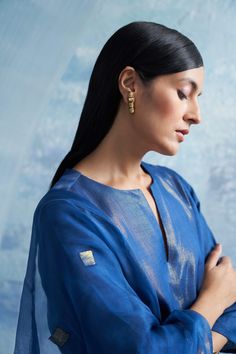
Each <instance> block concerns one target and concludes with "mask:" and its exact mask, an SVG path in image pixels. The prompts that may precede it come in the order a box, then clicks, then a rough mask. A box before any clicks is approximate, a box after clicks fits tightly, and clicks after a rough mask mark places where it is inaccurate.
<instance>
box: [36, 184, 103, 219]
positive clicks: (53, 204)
mask: <svg viewBox="0 0 236 354" xmlns="http://www.w3.org/2000/svg"><path fill="white" fill-rule="evenodd" d="M69 216H73V217H74V218H75V219H76V220H77V222H79V221H80V220H81V221H85V220H88V221H89V220H90V221H92V220H95V219H96V220H103V221H107V222H110V219H109V217H108V216H107V215H106V214H105V213H103V211H102V210H100V209H99V208H97V207H96V206H95V205H94V204H93V203H91V202H90V201H89V200H88V199H86V198H84V197H83V196H81V195H78V194H77V193H74V192H72V191H70V190H63V189H51V190H49V191H48V192H47V193H46V194H45V195H44V196H43V197H42V198H41V199H40V200H39V202H38V204H37V206H36V208H35V211H34V220H35V219H39V218H40V219H42V218H44V219H45V218H46V219H48V220H55V221H57V220H58V221H60V220H63V218H68V217H69Z"/></svg>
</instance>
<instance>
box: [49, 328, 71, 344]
mask: <svg viewBox="0 0 236 354" xmlns="http://www.w3.org/2000/svg"><path fill="white" fill-rule="evenodd" d="M69 336H70V335H69V333H67V332H65V331H64V330H63V329H61V328H59V327H57V328H56V329H55V331H54V332H53V334H52V335H51V336H50V337H49V338H48V339H50V340H51V341H52V342H53V343H55V344H56V345H58V346H59V347H62V346H63V345H64V344H65V343H66V342H67V341H68V338H69Z"/></svg>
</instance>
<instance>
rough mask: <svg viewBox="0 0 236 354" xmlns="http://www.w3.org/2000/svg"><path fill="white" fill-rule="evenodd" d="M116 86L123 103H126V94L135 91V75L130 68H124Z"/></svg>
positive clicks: (133, 70)
mask: <svg viewBox="0 0 236 354" xmlns="http://www.w3.org/2000/svg"><path fill="white" fill-rule="evenodd" d="M118 85H119V90H120V93H121V95H122V96H123V99H124V101H125V102H126V103H127V102H128V93H129V91H130V90H131V91H132V92H134V93H135V92H136V91H137V73H136V71H135V69H134V68H133V67H132V66H126V67H125V68H124V69H123V70H122V71H121V72H120V75H119V79H118Z"/></svg>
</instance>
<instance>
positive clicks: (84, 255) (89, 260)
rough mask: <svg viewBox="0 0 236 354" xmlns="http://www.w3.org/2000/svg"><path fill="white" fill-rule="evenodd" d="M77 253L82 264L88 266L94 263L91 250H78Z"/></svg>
mask: <svg viewBox="0 0 236 354" xmlns="http://www.w3.org/2000/svg"><path fill="white" fill-rule="evenodd" d="M79 255H80V258H81V259H82V261H83V263H84V265H86V266H90V265H93V264H96V262H95V259H94V257H93V252H92V251H91V250H88V251H83V252H80V253H79Z"/></svg>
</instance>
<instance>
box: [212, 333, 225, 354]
mask: <svg viewBox="0 0 236 354" xmlns="http://www.w3.org/2000/svg"><path fill="white" fill-rule="evenodd" d="M211 333H212V342H213V353H216V354H218V353H219V352H220V351H221V349H222V348H223V347H224V345H225V344H226V343H227V341H228V338H226V337H225V336H222V334H220V333H218V332H214V331H211Z"/></svg>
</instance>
